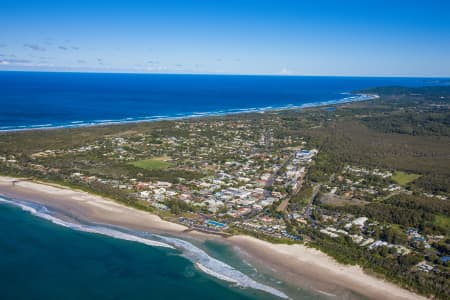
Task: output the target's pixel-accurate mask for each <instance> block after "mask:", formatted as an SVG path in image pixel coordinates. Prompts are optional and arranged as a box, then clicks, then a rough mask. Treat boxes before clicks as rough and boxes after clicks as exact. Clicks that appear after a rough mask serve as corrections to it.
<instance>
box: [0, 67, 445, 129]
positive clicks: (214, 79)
mask: <svg viewBox="0 0 450 300" xmlns="http://www.w3.org/2000/svg"><path fill="white" fill-rule="evenodd" d="M439 82H440V80H439V79H421V78H376V77H283V76H222V75H151V74H93V73H43V72H42V73H41V72H0V107H1V109H0V130H2V131H5V130H17V129H28V128H48V127H77V126H86V125H95V124H105V123H117V122H132V121H140V120H148V121H151V120H161V119H172V118H182V117H192V116H205V115H214V114H226V113H236V112H244V111H260V110H265V109H271V108H272V109H276V108H283V107H292V106H294V107H301V106H305V105H311V104H320V103H333V102H338V101H355V100H358V99H360V98H359V97H358V96H354V95H349V94H348V92H352V91H354V90H358V89H363V88H370V87H376V86H385V85H406V86H420V85H430V84H439Z"/></svg>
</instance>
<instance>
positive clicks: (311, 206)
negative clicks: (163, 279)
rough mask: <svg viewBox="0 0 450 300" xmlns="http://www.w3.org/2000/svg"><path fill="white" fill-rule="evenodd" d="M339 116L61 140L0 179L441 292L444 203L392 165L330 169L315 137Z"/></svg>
mask: <svg viewBox="0 0 450 300" xmlns="http://www.w3.org/2000/svg"><path fill="white" fill-rule="evenodd" d="M433 109H435V108H433ZM339 113H340V114H344V113H346V112H345V111H339V110H338V111H337V112H336V111H335V110H334V109H333V110H331V109H328V108H326V109H321V108H320V109H315V110H312V112H310V113H309V114H301V113H299V112H297V111H292V110H291V111H287V112H267V113H259V114H249V115H242V116H229V117H214V118H213V117H211V118H199V119H186V120H177V121H168V122H155V123H149V124H147V125H139V126H141V127H137V128H135V127H133V125H129V126H128V127H127V128H125V129H121V128H120V127H117V128H115V127H109V128H112V130H111V131H110V132H109V133H107V134H104V133H102V134H93V135H92V136H93V138H92V137H89V138H82V139H80V141H75V138H73V139H72V140H69V141H66V140H64V137H58V138H56V139H52V140H48V141H47V142H46V143H47V144H45V143H43V144H44V145H46V146H44V147H43V146H35V145H34V144H32V146H30V147H29V148H27V149H26V151H20V150H19V148H17V149H18V150H15V151H13V150H11V149H12V148H11V149H9V148H8V146H5V147H4V148H2V149H0V170H1V172H2V173H3V174H10V175H13V176H16V177H21V178H25V179H27V178H30V179H32V178H36V179H41V180H42V179H44V180H46V181H48V182H52V183H57V184H62V185H66V186H69V187H72V188H79V189H83V190H85V191H89V192H94V193H97V194H100V195H102V196H106V197H109V198H113V199H114V200H117V201H120V202H122V203H124V204H127V205H131V206H134V207H137V208H140V209H144V210H148V211H151V212H153V213H155V214H157V215H159V216H160V217H162V218H163V219H166V220H169V221H171V222H175V223H179V224H182V225H184V226H186V227H187V228H188V230H189V231H192V230H194V231H200V232H204V233H209V234H214V235H220V236H224V237H229V236H232V235H235V234H247V235H251V236H254V237H257V238H260V239H263V240H267V241H270V242H273V243H286V244H295V243H301V244H305V245H309V246H312V247H317V248H319V249H321V250H323V251H325V252H326V253H328V254H330V255H333V256H334V257H335V258H336V259H338V260H339V261H341V262H347V263H355V261H352V260H350V259H349V257H351V256H352V255H358V261H356V262H358V263H360V264H361V263H362V262H366V261H370V260H373V261H375V262H374V264H377V265H383V264H387V263H390V264H393V265H392V268H391V270H395V272H396V273H395V274H398V273H400V274H402V276H405V278H410V277H416V278H419V277H420V278H425V279H423V280H434V281H436V282H437V283H439V284H440V282H442V283H444V282H445V281H446V280H447V279H448V277H449V259H450V256H449V248H450V239H449V231H448V222H449V217H448V210H449V199H448V197H449V195H448V193H447V192H445V191H438V192H433V191H430V190H429V189H428V190H427V189H425V188H421V187H420V186H419V185H417V184H414V182H416V181H417V180H418V179H420V178H421V177H422V176H423V175H421V174H418V173H414V172H407V171H403V170H400V169H398V168H395V167H391V168H390V167H388V166H386V165H385V166H380V167H376V166H369V165H367V164H358V163H355V162H354V161H353V162H347V161H343V162H342V163H340V167H339V168H336V167H334V166H335V165H337V163H335V162H330V161H329V157H330V152H329V150H327V149H326V147H324V146H323V145H324V144H323V143H322V144H321V143H319V142H317V139H315V138H314V136H313V135H312V134H311V132H315V131H314V130H317V128H318V129H320V128H321V127H324V126H326V124H327V122H331V121H333V119H332V118H339ZM298 115H300V116H301V117H298ZM318 120H319V121H318ZM109 128H107V129H108V130H109ZM299 129H300V130H299ZM95 130H102V129H96V128H93V129H91V131H93V132H95ZM333 130H334V129H333ZM86 135H88V134H86ZM58 139H60V140H61V141H64V142H59V141H58ZM329 142H330V140H328V143H329ZM325 145H326V144H325ZM329 169H330V170H332V171H331V172H329V171H328V170H329ZM386 270H387V269H386ZM384 274H385V275H386V276H392V275H390V273H384ZM396 276H397V275H396ZM408 276H409V277H408ZM421 280H422V279H421ZM443 285H444V286H445V284H443Z"/></svg>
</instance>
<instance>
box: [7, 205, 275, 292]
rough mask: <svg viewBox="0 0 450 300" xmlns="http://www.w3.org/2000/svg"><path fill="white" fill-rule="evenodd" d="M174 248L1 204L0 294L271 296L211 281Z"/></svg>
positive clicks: (219, 248) (216, 248) (216, 249)
mask: <svg viewBox="0 0 450 300" xmlns="http://www.w3.org/2000/svg"><path fill="white" fill-rule="evenodd" d="M207 247H208V248H214V249H215V251H217V253H218V254H220V253H222V254H223V253H226V251H229V250H226V249H224V248H221V247H220V246H219V245H209V246H208V245H207ZM178 254H179V253H178V252H177V251H176V250H170V249H164V248H158V247H149V246H146V245H143V244H139V243H135V242H128V241H123V240H118V239H114V238H110V237H106V236H101V235H98V234H92V233H86V232H79V231H75V230H72V229H69V228H64V227H60V226H58V225H55V224H53V223H51V222H49V221H46V220H42V219H39V218H37V217H35V216H32V215H30V214H29V213H27V212H24V211H22V210H21V209H20V208H16V207H12V206H8V205H0V287H1V289H0V299H4V300H7V299H65V300H70V299H272V298H273V297H272V296H270V295H268V294H265V293H262V292H257V291H255V290H252V289H245V290H244V289H239V288H236V287H233V286H231V285H229V284H228V283H225V282H221V281H219V280H215V279H213V278H211V277H209V276H208V275H206V274H203V273H202V272H200V271H198V270H197V269H196V268H195V267H194V266H193V264H192V263H191V262H190V261H188V260H187V259H185V258H183V257H181V256H179V255H178Z"/></svg>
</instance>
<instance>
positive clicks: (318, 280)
mask: <svg viewBox="0 0 450 300" xmlns="http://www.w3.org/2000/svg"><path fill="white" fill-rule="evenodd" d="M13 181H16V182H15V184H14V186H13V184H12V182H13ZM2 195H4V196H6V197H10V198H16V199H21V200H28V201H31V202H34V203H39V204H42V205H45V206H48V207H49V208H51V209H55V210H56V211H60V212H64V213H65V214H66V215H69V216H71V217H74V218H78V219H80V220H84V221H91V222H96V223H102V224H110V225H116V226H122V227H126V228H130V229H135V230H141V231H148V232H152V233H163V234H164V233H165V234H171V235H174V236H179V237H183V236H184V237H189V238H193V239H197V240H201V241H205V240H215V241H219V242H223V243H225V244H228V245H229V246H231V247H233V248H234V249H235V250H237V251H238V254H239V255H240V256H241V257H244V258H245V259H248V261H250V262H251V263H252V264H253V263H254V264H257V265H261V266H262V267H263V268H268V269H270V270H272V271H273V273H275V274H276V275H277V277H279V278H281V279H282V280H285V281H286V282H289V283H291V284H294V285H296V286H299V287H301V288H305V289H309V290H311V291H314V292H316V293H319V294H322V295H323V296H329V297H335V296H337V297H340V298H345V299H348V298H349V295H348V294H349V291H351V292H354V293H357V294H359V295H362V296H365V297H368V298H370V299H380V298H384V299H426V298H425V297H423V296H420V295H418V294H415V293H413V292H410V291H408V290H406V289H403V288H401V287H400V286H397V285H395V284H393V283H390V282H387V281H385V280H383V279H379V278H377V277H375V276H372V275H369V274H367V273H365V272H364V271H363V270H362V268H361V267H359V266H350V265H343V264H339V263H337V262H336V261H335V260H334V259H333V258H331V257H329V256H328V255H326V254H324V253H322V252H320V251H319V250H316V249H312V248H308V247H306V246H304V245H301V244H295V245H284V244H271V243H269V242H266V241H262V240H259V239H256V238H253V237H250V236H245V235H237V236H232V237H228V238H223V237H220V236H216V235H211V234H207V233H201V232H196V231H191V232H185V230H186V229H187V227H185V226H183V225H179V224H176V223H172V222H169V221H165V220H163V219H161V218H160V217H159V216H156V215H154V214H151V213H148V212H145V211H141V210H138V209H135V208H132V207H128V206H125V205H122V204H119V203H117V202H114V201H113V200H110V199H106V198H103V197H100V196H96V195H92V194H89V193H87V192H83V191H79V190H71V189H68V188H66V187H63V186H58V185H54V184H46V183H44V182H34V181H21V180H20V179H17V178H12V177H5V176H0V196H2Z"/></svg>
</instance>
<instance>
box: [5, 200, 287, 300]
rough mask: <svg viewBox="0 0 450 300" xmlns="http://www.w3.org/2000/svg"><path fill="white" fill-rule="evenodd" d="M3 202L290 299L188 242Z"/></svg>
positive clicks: (76, 228) (55, 221)
mask: <svg viewBox="0 0 450 300" xmlns="http://www.w3.org/2000/svg"><path fill="white" fill-rule="evenodd" d="M0 203H7V204H10V205H14V206H18V207H20V208H21V209H22V210H24V211H27V212H29V213H31V214H32V215H34V216H36V217H39V218H42V219H45V220H48V221H50V222H52V223H54V224H56V225H60V226H63V227H67V228H70V229H73V230H77V231H82V232H88V233H95V234H101V235H105V236H109V237H113V238H117V239H121V240H126V241H133V242H138V243H142V244H145V245H148V246H156V247H164V248H170V249H178V250H180V251H181V252H182V254H183V256H184V257H186V258H187V259H189V260H190V261H191V262H192V263H194V264H195V265H196V266H197V267H198V269H200V270H201V271H202V272H204V273H206V274H208V275H210V276H212V277H215V278H217V279H220V280H223V281H227V282H230V283H233V284H236V285H238V286H241V287H244V288H252V289H256V290H260V291H263V292H266V293H269V294H272V295H274V296H277V297H279V298H283V299H290V298H289V297H288V296H287V295H286V294H285V293H283V292H282V291H280V290H277V289H275V288H273V287H270V286H268V285H265V284H262V283H259V282H257V281H255V280H253V279H252V278H250V277H249V276H247V275H245V274H244V273H242V272H240V271H238V270H236V269H234V268H233V267H231V266H230V265H228V264H226V263H224V262H222V261H220V260H218V259H216V258H213V257H211V256H209V255H208V254H207V253H206V252H205V251H203V250H202V249H200V248H198V247H196V246H194V245H193V244H191V243H189V242H187V241H185V240H181V239H177V238H172V237H166V236H161V235H156V234H151V233H147V232H144V234H146V235H147V236H150V237H152V236H153V237H156V238H157V239H159V240H162V241H163V242H159V241H155V240H151V239H147V238H144V237H142V236H138V235H135V234H130V233H125V232H122V231H119V230H115V229H112V228H108V227H104V226H97V225H82V224H76V223H71V222H67V221H64V220H62V219H59V218H57V217H55V216H52V215H51V214H50V213H49V211H48V210H47V208H46V207H45V206H42V205H38V204H34V203H28V202H25V201H20V200H9V199H5V198H3V197H0Z"/></svg>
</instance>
